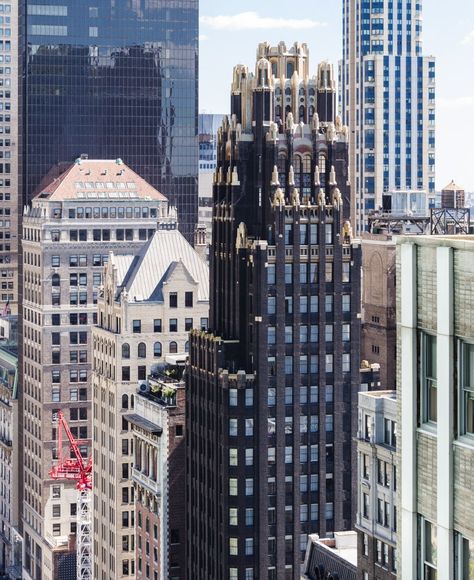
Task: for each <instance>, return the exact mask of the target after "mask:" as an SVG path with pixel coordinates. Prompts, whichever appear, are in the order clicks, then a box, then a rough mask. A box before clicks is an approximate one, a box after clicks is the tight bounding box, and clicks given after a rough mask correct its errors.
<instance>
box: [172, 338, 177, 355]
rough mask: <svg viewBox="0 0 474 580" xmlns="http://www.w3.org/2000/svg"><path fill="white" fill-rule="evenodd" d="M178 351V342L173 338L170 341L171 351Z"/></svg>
mask: <svg viewBox="0 0 474 580" xmlns="http://www.w3.org/2000/svg"><path fill="white" fill-rule="evenodd" d="M177 352H178V344H177V343H176V342H175V341H174V340H172V341H171V342H170V353H171V354H176V353H177Z"/></svg>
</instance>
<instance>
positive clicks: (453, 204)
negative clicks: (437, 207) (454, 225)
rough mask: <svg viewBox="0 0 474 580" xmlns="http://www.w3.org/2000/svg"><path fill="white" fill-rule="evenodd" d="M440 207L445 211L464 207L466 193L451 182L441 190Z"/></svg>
mask: <svg viewBox="0 0 474 580" xmlns="http://www.w3.org/2000/svg"><path fill="white" fill-rule="evenodd" d="M441 207H443V208H446V209H451V208H463V207H466V192H465V191H464V188H463V187H461V186H460V185H456V184H455V183H454V180H452V181H451V182H450V183H448V185H447V186H446V187H443V189H442V190H441Z"/></svg>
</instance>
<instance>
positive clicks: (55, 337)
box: [51, 332, 61, 345]
mask: <svg viewBox="0 0 474 580" xmlns="http://www.w3.org/2000/svg"><path fill="white" fill-rule="evenodd" d="M51 344H54V345H58V344H61V335H60V334H59V332H53V333H51Z"/></svg>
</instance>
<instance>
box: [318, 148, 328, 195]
mask: <svg viewBox="0 0 474 580" xmlns="http://www.w3.org/2000/svg"><path fill="white" fill-rule="evenodd" d="M318 167H319V180H320V182H321V186H322V187H324V186H325V185H326V155H324V153H320V154H319V157H318Z"/></svg>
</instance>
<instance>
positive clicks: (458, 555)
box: [454, 532, 474, 580]
mask: <svg viewBox="0 0 474 580" xmlns="http://www.w3.org/2000/svg"><path fill="white" fill-rule="evenodd" d="M454 550H455V556H454V565H455V575H454V578H455V580H470V579H471V578H473V570H474V541H473V540H468V539H467V538H464V537H463V536H462V535H461V534H460V533H458V532H455V534H454Z"/></svg>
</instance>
